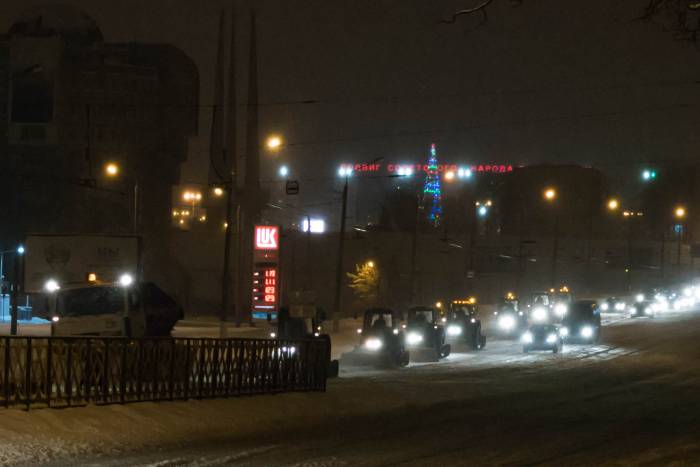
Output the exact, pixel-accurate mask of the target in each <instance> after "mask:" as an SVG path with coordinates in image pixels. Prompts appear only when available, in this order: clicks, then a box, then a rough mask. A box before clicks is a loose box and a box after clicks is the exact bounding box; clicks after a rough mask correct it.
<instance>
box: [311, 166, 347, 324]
mask: <svg viewBox="0 0 700 467" xmlns="http://www.w3.org/2000/svg"><path fill="white" fill-rule="evenodd" d="M347 209H348V175H346V176H345V184H344V185H343V202H342V208H341V211H340V235H339V237H338V255H337V264H336V269H335V294H334V297H333V332H338V330H339V329H340V322H339V321H338V319H339V315H340V295H341V287H342V281H343V251H344V248H345V217H346V215H347ZM309 227H310V226H309Z"/></svg>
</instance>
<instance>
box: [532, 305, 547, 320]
mask: <svg viewBox="0 0 700 467" xmlns="http://www.w3.org/2000/svg"><path fill="white" fill-rule="evenodd" d="M532 319H533V320H535V321H544V320H546V319H547V310H545V309H544V308H542V307H537V308H535V309H534V310H532Z"/></svg>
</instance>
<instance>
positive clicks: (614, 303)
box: [600, 297, 627, 312]
mask: <svg viewBox="0 0 700 467" xmlns="http://www.w3.org/2000/svg"><path fill="white" fill-rule="evenodd" d="M626 309H627V302H626V301H625V300H624V299H622V298H619V297H608V298H606V299H604V300H603V301H602V302H600V311H605V312H613V311H618V312H622V311H625V310H626Z"/></svg>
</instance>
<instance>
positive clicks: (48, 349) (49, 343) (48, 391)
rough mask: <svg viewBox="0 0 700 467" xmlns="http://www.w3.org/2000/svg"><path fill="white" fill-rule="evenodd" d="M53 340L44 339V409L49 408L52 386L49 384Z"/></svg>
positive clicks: (49, 338)
mask: <svg viewBox="0 0 700 467" xmlns="http://www.w3.org/2000/svg"><path fill="white" fill-rule="evenodd" d="M52 367H53V339H52V338H51V337H48V338H47V339H46V407H51V392H52V390H53V384H51V370H53V368H52Z"/></svg>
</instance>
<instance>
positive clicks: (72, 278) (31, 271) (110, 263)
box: [24, 235, 182, 337]
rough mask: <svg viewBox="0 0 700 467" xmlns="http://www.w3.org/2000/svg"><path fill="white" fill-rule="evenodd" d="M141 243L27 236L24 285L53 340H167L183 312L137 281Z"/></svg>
mask: <svg viewBox="0 0 700 467" xmlns="http://www.w3.org/2000/svg"><path fill="white" fill-rule="evenodd" d="M139 258H140V245H139V238H138V237H133V236H107V235H29V236H27V238H26V241H25V264H24V284H25V287H24V288H25V291H26V292H27V293H29V294H31V295H32V308H33V309H32V314H33V315H34V316H36V317H40V318H44V319H47V320H50V321H51V334H52V335H54V336H75V335H97V336H129V337H142V336H164V335H168V334H169V333H170V331H171V330H172V328H173V326H174V325H175V322H176V321H177V320H178V319H181V318H182V308H180V307H179V306H178V304H177V303H176V302H175V301H174V300H173V299H172V298H170V297H169V296H168V295H167V294H166V293H165V292H163V291H162V290H160V289H159V288H158V286H156V285H155V284H153V283H150V282H143V281H140V280H139V263H140V261H139Z"/></svg>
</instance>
